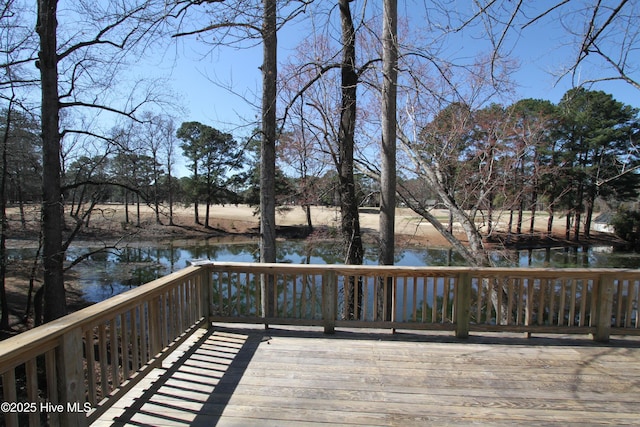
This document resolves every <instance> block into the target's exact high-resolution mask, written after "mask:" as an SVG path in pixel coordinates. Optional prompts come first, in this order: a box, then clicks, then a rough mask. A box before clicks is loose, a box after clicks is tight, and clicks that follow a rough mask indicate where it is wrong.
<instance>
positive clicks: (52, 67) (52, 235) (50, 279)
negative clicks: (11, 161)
mask: <svg viewBox="0 0 640 427" xmlns="http://www.w3.org/2000/svg"><path fill="white" fill-rule="evenodd" d="M56 17H57V0H38V22H37V25H36V30H37V32H38V35H39V37H40V52H39V55H38V56H39V62H38V63H39V68H40V78H41V86H42V113H41V121H42V123H41V127H42V181H43V183H42V229H43V253H42V263H43V267H44V300H45V303H46V304H45V308H44V320H45V322H48V321H51V320H54V319H56V318H59V317H62V316H64V315H65V314H66V312H67V304H66V299H65V290H64V275H63V261H64V251H63V248H62V224H63V217H62V216H63V213H64V210H63V200H62V193H61V168H60V130H59V114H60V111H59V97H58V64H57V61H58V58H57V52H56V48H57V37H56V27H57V21H56Z"/></svg>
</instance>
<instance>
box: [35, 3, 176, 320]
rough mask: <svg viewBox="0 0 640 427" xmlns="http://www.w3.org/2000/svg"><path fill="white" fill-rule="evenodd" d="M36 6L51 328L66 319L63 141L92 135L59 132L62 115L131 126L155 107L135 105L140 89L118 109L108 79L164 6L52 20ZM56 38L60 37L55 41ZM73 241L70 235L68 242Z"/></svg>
mask: <svg viewBox="0 0 640 427" xmlns="http://www.w3.org/2000/svg"><path fill="white" fill-rule="evenodd" d="M37 6H38V20H37V25H36V31H37V34H38V36H39V42H40V50H39V55H38V61H37V66H38V68H39V70H40V79H41V94H42V100H41V120H42V123H41V126H42V131H41V134H42V144H43V207H42V212H43V219H42V229H43V253H42V257H43V267H44V292H45V295H44V300H45V301H46V306H45V312H44V318H45V321H50V320H53V319H55V318H58V317H60V316H63V315H64V314H66V302H65V289H64V274H63V271H64V270H63V262H64V254H65V251H66V249H67V247H68V245H69V244H70V243H71V241H70V240H69V239H67V240H66V241H63V226H64V200H63V198H62V192H63V188H62V185H61V148H60V147H61V142H62V137H63V136H64V135H66V134H69V133H72V132H78V133H84V134H91V133H92V132H91V130H87V129H77V130H74V129H65V130H62V131H61V129H60V128H61V126H60V111H61V110H62V109H68V110H77V109H88V110H91V111H102V112H106V113H109V114H115V115H119V116H123V117H127V118H135V114H136V112H137V111H138V109H139V107H140V106H141V105H142V104H144V103H146V102H151V101H153V99H152V98H150V97H149V92H147V94H145V95H143V96H142V97H140V98H138V96H139V95H140V91H141V90H140V89H143V88H141V87H140V86H139V85H138V86H137V87H134V88H133V89H131V88H129V91H128V92H129V94H130V95H129V96H128V97H124V102H121V103H118V102H115V101H119V100H120V99H118V97H117V96H116V95H115V92H116V86H115V85H114V76H118V75H119V73H118V68H119V67H120V66H122V65H123V60H124V58H125V56H126V54H127V53H129V52H130V49H131V48H132V47H133V46H137V45H140V43H141V42H143V41H145V40H149V39H150V38H151V37H153V33H154V31H155V29H157V28H158V25H159V24H160V23H162V22H163V18H164V16H165V13H166V12H167V9H166V7H165V6H166V5H165V4H164V2H161V1H157V2H156V1H154V0H146V1H145V0H140V1H139V2H135V1H131V2H118V3H114V2H107V3H92V4H86V3H84V2H81V3H78V4H76V5H75V6H76V8H75V9H73V8H69V9H65V11H64V14H63V15H60V14H59V13H58V2H57V0H38V3H37ZM78 17H80V19H78ZM64 18H66V19H68V20H69V21H73V22H76V23H78V22H79V23H80V24H79V25H81V27H82V28H80V29H78V31H77V32H74V29H73V28H71V25H69V26H65V25H61V26H60V27H59V26H58V23H59V22H64ZM76 29H77V28H76ZM60 34H63V35H64V38H62V39H61V40H59V36H60ZM61 77H62V78H61ZM142 91H143V92H144V90H142ZM114 100H115V101H114ZM76 226H79V225H78V224H77V225H76ZM74 235H75V234H74V233H73V232H72V233H71V236H74Z"/></svg>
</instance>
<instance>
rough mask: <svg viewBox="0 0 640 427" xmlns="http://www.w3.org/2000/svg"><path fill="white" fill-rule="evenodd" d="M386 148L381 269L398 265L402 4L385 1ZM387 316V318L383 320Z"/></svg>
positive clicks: (383, 119)
mask: <svg viewBox="0 0 640 427" xmlns="http://www.w3.org/2000/svg"><path fill="white" fill-rule="evenodd" d="M382 20H383V23H382V75H383V80H382V117H381V124H382V147H381V153H382V155H381V167H382V169H381V175H380V255H379V260H378V263H379V264H380V265H393V264H394V261H395V212H396V123H397V120H396V97H397V81H398V70H397V68H398V44H397V34H398V3H397V0H384V2H383V17H382ZM390 285H391V283H388V284H387V287H386V289H387V293H386V299H387V304H386V307H387V310H386V313H382V311H383V308H382V307H378V315H379V317H381V318H383V319H384V320H391V310H392V306H391V304H390V301H391V299H392V295H393V292H392V291H393V289H392V287H391V286H390ZM382 316H384V317H382Z"/></svg>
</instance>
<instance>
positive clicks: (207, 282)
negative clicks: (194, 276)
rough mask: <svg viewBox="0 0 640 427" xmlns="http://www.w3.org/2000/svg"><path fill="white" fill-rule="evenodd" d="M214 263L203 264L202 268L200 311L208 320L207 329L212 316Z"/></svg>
mask: <svg viewBox="0 0 640 427" xmlns="http://www.w3.org/2000/svg"><path fill="white" fill-rule="evenodd" d="M212 265H213V263H210V264H207V265H203V266H201V267H200V268H201V270H200V298H201V301H202V302H201V304H202V305H201V310H202V312H201V313H199V314H200V315H201V316H203V317H204V318H205V320H206V325H207V329H208V328H210V327H211V322H210V321H209V318H210V317H211V288H212V286H213V284H212V280H213V279H212V276H213V272H212V271H211V266H212Z"/></svg>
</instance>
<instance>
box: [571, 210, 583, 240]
mask: <svg viewBox="0 0 640 427" xmlns="http://www.w3.org/2000/svg"><path fill="white" fill-rule="evenodd" d="M574 221H575V222H574V223H573V240H575V241H576V242H577V241H578V240H580V222H581V221H582V213H581V212H580V211H576V214H575V219H574Z"/></svg>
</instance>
